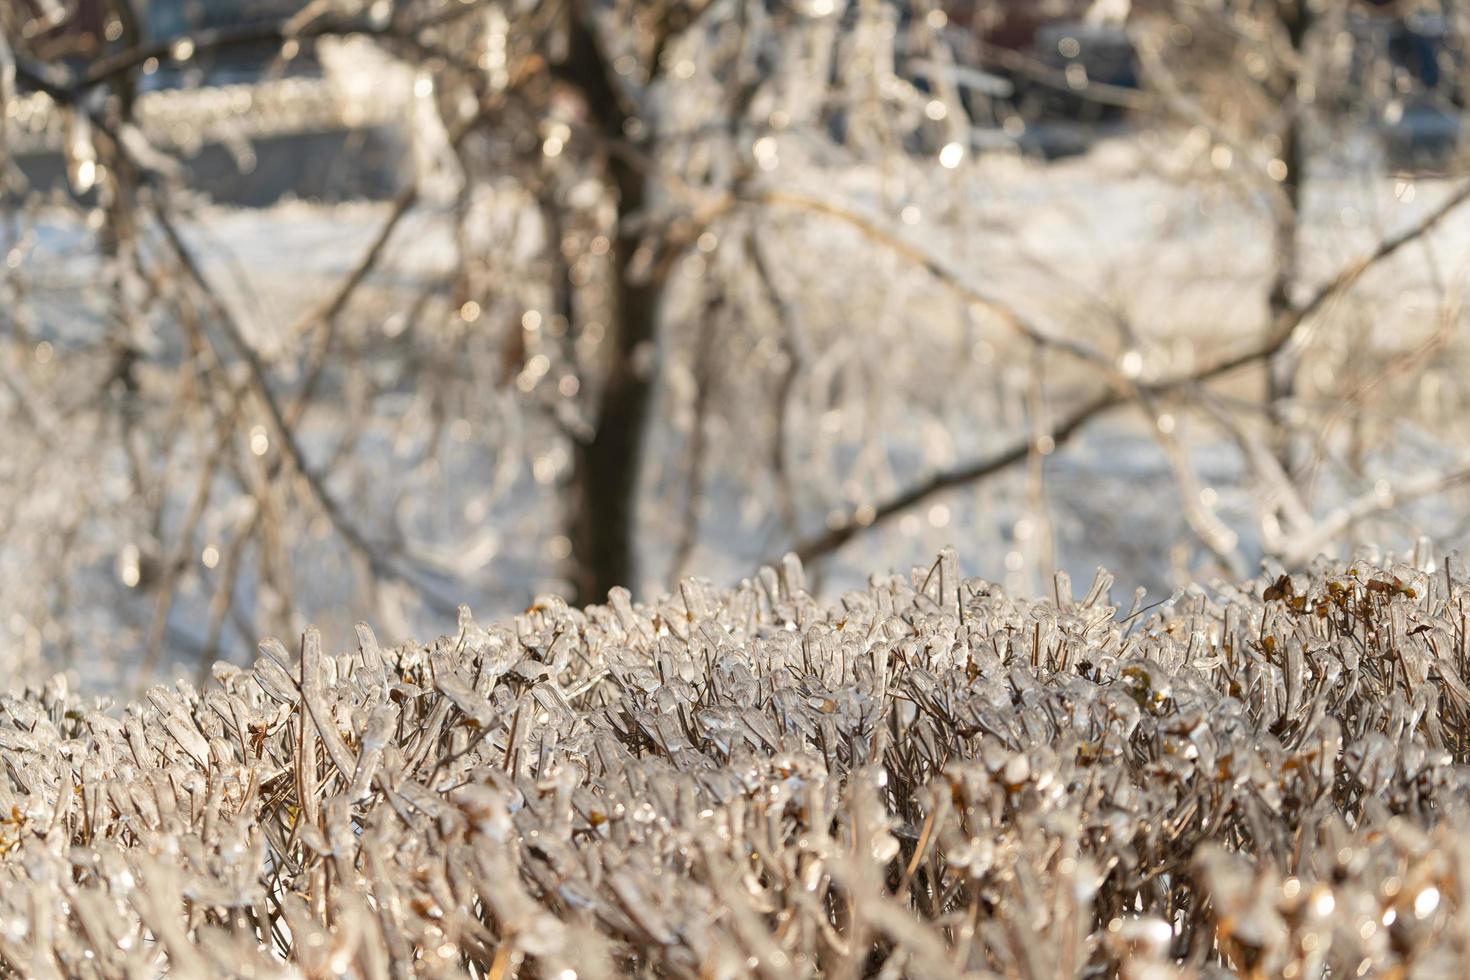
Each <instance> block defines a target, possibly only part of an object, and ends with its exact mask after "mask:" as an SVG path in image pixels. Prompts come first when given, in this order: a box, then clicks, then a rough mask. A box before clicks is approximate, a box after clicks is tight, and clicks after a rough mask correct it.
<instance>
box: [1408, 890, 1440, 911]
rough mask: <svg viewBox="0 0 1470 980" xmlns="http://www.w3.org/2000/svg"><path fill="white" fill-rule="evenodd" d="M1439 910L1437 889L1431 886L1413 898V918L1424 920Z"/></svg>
mask: <svg viewBox="0 0 1470 980" xmlns="http://www.w3.org/2000/svg"><path fill="white" fill-rule="evenodd" d="M1437 908H1439V889H1438V888H1435V887H1434V886H1433V885H1431V886H1430V887H1428V888H1426V889H1424V890H1423V891H1422V892H1420V893H1419V894H1418V895H1416V896H1414V918H1416V919H1425V918H1428V917H1429V916H1430V915H1432V914H1433V913H1434V910H1435V909H1437Z"/></svg>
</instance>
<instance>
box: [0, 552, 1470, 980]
mask: <svg viewBox="0 0 1470 980" xmlns="http://www.w3.org/2000/svg"><path fill="white" fill-rule="evenodd" d="M957 568H958V562H957V561H956V559H955V557H954V556H953V555H952V554H950V553H946V554H945V555H944V556H942V557H941V559H940V560H939V561H938V562H937V563H936V564H935V565H934V566H933V567H932V568H927V569H917V570H916V571H915V573H914V575H913V577H912V580H911V581H905V580H902V579H875V580H874V581H873V583H872V585H871V587H870V588H868V589H867V590H866V591H862V592H854V593H851V594H849V595H848V596H846V597H845V598H844V599H843V600H842V602H841V603H840V604H839V605H837V606H834V607H832V608H825V609H824V608H821V607H819V606H818V605H817V604H816V603H815V602H814V601H813V600H812V599H811V598H810V597H809V596H808V595H807V594H806V592H805V589H804V583H803V578H802V573H801V570H800V569H799V567H797V566H796V565H795V564H794V563H793V564H789V565H788V566H786V567H785V568H784V569H782V570H780V571H769V570H768V571H766V572H764V573H763V574H762V575H761V576H759V577H758V578H757V579H756V580H755V581H753V582H749V583H746V584H743V585H742V586H740V587H739V588H736V589H733V590H730V591H728V592H724V593H716V592H714V591H713V590H711V589H709V588H708V587H706V586H704V585H702V584H701V583H699V582H697V581H690V582H687V583H685V585H684V587H683V588H682V589H681V591H680V594H678V595H675V596H672V597H668V598H665V599H663V600H661V601H659V602H657V603H655V604H651V605H648V606H633V605H631V604H630V603H629V602H628V601H627V598H626V596H625V595H614V596H613V597H612V600H611V602H610V604H609V605H608V606H606V607H593V608H591V609H588V610H586V611H585V612H584V611H579V610H573V609H569V608H567V606H566V605H565V604H564V603H562V602H560V601H559V600H556V599H544V600H541V601H539V602H538V603H537V604H536V605H535V606H533V607H532V608H531V609H529V610H528V611H527V612H526V613H524V614H523V615H521V616H518V617H516V618H514V619H513V620H508V621H505V622H501V623H496V624H494V625H491V626H481V625H478V624H476V623H475V622H473V620H472V619H471V618H470V617H469V616H468V614H467V613H466V614H464V615H463V617H462V622H461V626H460V630H459V632H458V634H457V635H455V636H448V637H443V638H441V639H439V640H438V641H436V642H434V643H433V644H430V645H429V646H415V645H406V646H402V647H398V648H395V649H391V650H390V649H381V648H380V647H379V646H378V644H377V642H376V641H375V640H374V639H373V636H372V634H371V632H369V631H368V630H367V629H366V628H360V629H359V635H358V644H357V646H356V649H354V650H351V651H350V652H347V653H344V654H341V655H338V656H328V655H326V654H324V653H323V651H322V649H321V640H320V638H319V636H318V634H317V633H316V632H315V631H310V632H308V633H307V634H306V635H305V637H304V638H303V640H302V642H301V644H300V648H299V651H297V652H296V653H295V654H293V653H289V652H288V651H287V650H286V649H285V648H284V647H283V646H282V645H281V644H279V643H276V642H274V641H267V642H266V643H264V644H262V653H263V654H264V655H263V657H262V658H261V659H260V660H259V661H257V663H256V665H255V667H254V669H253V670H240V669H236V668H233V667H227V666H220V667H218V668H216V672H215V678H214V682H213V683H211V684H210V685H209V687H208V689H207V690H205V691H203V692H200V691H196V690H194V689H193V688H192V687H190V686H188V685H182V684H181V685H180V686H178V687H177V688H175V689H172V690H170V689H164V688H158V689H155V690H153V691H152V692H150V693H149V695H148V697H147V699H146V701H145V702H144V703H141V704H135V705H132V706H129V707H128V708H126V709H125V710H122V711H120V712H119V711H109V710H108V708H107V706H106V705H105V704H102V703H100V702H86V701H83V700H82V699H80V698H78V697H77V696H75V695H73V694H70V693H68V691H67V690H66V686H65V684H63V683H62V682H61V681H59V680H56V681H53V682H51V684H49V685H48V686H46V687H45V689H44V690H32V691H27V692H25V693H21V694H16V695H13V696H11V697H8V698H6V699H4V700H3V701H0V749H3V753H4V754H3V761H4V775H3V777H0V813H3V814H5V817H4V819H3V822H0V851H3V854H4V856H3V858H0V962H3V968H4V970H5V971H6V972H7V973H8V974H10V975H19V976H26V977H42V978H45V977H59V976H82V977H102V976H105V977H119V976H139V977H142V976H152V975H157V974H160V973H168V974H170V975H175V976H189V977H198V976H208V975H253V976H285V975H290V976H300V975H305V976H328V975H346V976H357V977H380V976H409V975H419V976H463V975H469V976H477V977H497V978H500V977H510V976H521V977H528V978H531V977H534V978H553V977H557V978H571V977H573V976H579V977H609V976H623V975H636V976H680V977H731V978H733V977H743V976H763V977H770V978H785V977H792V976H803V975H813V974H823V975H832V976H840V977H862V976H883V977H889V976H891V977H898V976H913V977H926V978H940V977H950V976H961V975H966V976H969V975H974V976H982V975H1005V976H1025V977H1037V978H1041V977H1048V978H1049V977H1061V976H1073V975H1080V976H1112V975H1122V976H1127V977H1168V976H1208V975H1217V974H1228V973H1232V972H1237V973H1242V974H1247V975H1253V976H1268V975H1269V976H1298V977H1306V976H1321V975H1324V974H1325V975H1330V976H1352V975H1355V974H1356V975H1368V974H1372V975H1377V976H1385V975H1391V976H1405V975H1409V976H1437V975H1456V973H1457V972H1458V969H1457V968H1458V964H1459V963H1461V962H1463V957H1464V956H1465V954H1466V951H1467V949H1470V903H1467V901H1466V898H1465V896H1466V895H1467V894H1470V837H1466V836H1465V831H1466V830H1467V829H1470V823H1467V820H1466V816H1465V813H1464V811H1463V809H1462V808H1463V806H1464V805H1465V802H1466V798H1467V795H1470V770H1467V769H1466V768H1465V767H1464V762H1465V761H1466V757H1467V753H1470V725H1467V720H1470V717H1467V716H1470V687H1467V680H1470V667H1467V663H1466V651H1467V635H1466V626H1465V622H1466V620H1465V613H1464V612H1463V605H1464V604H1465V600H1466V598H1467V597H1470V583H1467V582H1465V581H1462V580H1459V579H1457V578H1455V577H1454V576H1453V575H1452V574H1451V572H1452V571H1453V572H1458V571H1459V570H1458V568H1453V569H1451V568H1446V569H1445V570H1442V571H1440V572H1437V573H1433V574H1431V573H1426V572H1423V571H1419V570H1416V569H1413V568H1410V567H1395V568H1386V569H1385V568H1375V567H1371V566H1368V565H1365V564H1358V565H1354V566H1349V567H1323V568H1320V569H1318V570H1317V572H1315V573H1314V574H1313V575H1312V576H1310V577H1309V578H1298V579H1296V580H1291V579H1280V580H1277V581H1274V582H1268V581H1262V582H1256V583H1251V584H1247V585H1245V586H1243V587H1242V588H1240V589H1239V590H1234V589H1224V590H1218V591H1216V592H1213V593H1209V594H1206V593H1205V592H1204V591H1199V590H1196V591H1193V592H1189V593H1185V594H1182V595H1180V596H1177V597H1176V598H1175V599H1174V600H1172V601H1171V602H1169V603H1166V604H1165V605H1163V606H1161V607H1159V608H1156V609H1153V610H1150V611H1145V612H1135V613H1133V614H1126V613H1125V614H1124V615H1119V614H1118V611H1117V610H1116V609H1115V608H1114V607H1113V606H1112V605H1110V604H1109V602H1108V599H1107V594H1106V593H1107V580H1106V578H1105V577H1100V579H1099V581H1098V582H1097V583H1095V584H1094V586H1093V588H1092V589H1091V590H1090V591H1089V593H1088V595H1087V596H1086V598H1084V599H1082V600H1080V601H1077V600H1074V599H1072V598H1071V597H1070V596H1069V594H1068V593H1069V591H1070V588H1069V586H1068V585H1067V584H1066V583H1065V581H1061V582H1059V583H1058V587H1057V599H1056V601H1047V602H1034V603H1029V602H1018V601H1014V600H1011V599H1009V598H1007V597H1005V596H1004V595H1002V594H1000V592H999V591H998V590H996V589H994V588H993V587H992V586H990V585H989V584H988V583H985V582H982V581H979V580H969V581H960V579H959V576H958V573H957Z"/></svg>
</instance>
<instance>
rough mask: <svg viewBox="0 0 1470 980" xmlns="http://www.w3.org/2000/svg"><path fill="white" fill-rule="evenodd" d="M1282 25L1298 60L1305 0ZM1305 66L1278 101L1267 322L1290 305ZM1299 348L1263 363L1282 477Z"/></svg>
mask: <svg viewBox="0 0 1470 980" xmlns="http://www.w3.org/2000/svg"><path fill="white" fill-rule="evenodd" d="M1280 9H1281V14H1280V16H1281V21H1282V26H1284V27H1285V28H1286V32H1287V36H1288V37H1289V39H1290V41H1291V47H1292V50H1293V51H1294V52H1295V53H1296V54H1297V55H1298V57H1299V61H1298V64H1299V65H1300V64H1301V63H1302V62H1301V61H1300V59H1301V58H1303V57H1304V56H1305V54H1306V50H1305V49H1306V42H1307V34H1308V32H1309V31H1310V29H1311V26H1312V11H1311V9H1310V7H1309V6H1308V5H1307V3H1306V2H1305V0H1282V3H1281V8H1280ZM1305 70H1306V69H1305V68H1296V67H1289V68H1288V69H1287V70H1286V72H1285V77H1284V78H1283V87H1284V91H1283V92H1282V101H1283V104H1285V105H1286V106H1288V107H1289V108H1288V115H1287V122H1286V129H1285V131H1284V132H1283V133H1282V134H1281V162H1282V163H1284V164H1286V178H1285V179H1284V180H1283V181H1282V182H1281V190H1282V193H1283V195H1284V196H1285V203H1286V208H1285V211H1284V213H1282V214H1280V215H1278V216H1277V219H1276V231H1275V241H1274V247H1273V253H1274V271H1273V274H1272V280H1271V291H1270V294H1269V296H1268V299H1267V306H1268V313H1269V314H1270V323H1271V324H1272V326H1273V327H1274V325H1275V324H1277V323H1279V322H1281V319H1282V317H1284V316H1286V315H1287V314H1289V313H1290V311H1291V309H1292V305H1293V303H1292V298H1291V291H1292V288H1293V286H1294V285H1295V284H1296V281H1297V276H1298V274H1299V272H1300V264H1301V257H1300V250H1301V247H1300V240H1301V239H1300V229H1301V221H1302V189H1303V184H1304V183H1305V178H1306V173H1305V168H1306V162H1307V161H1306V157H1307V147H1306V132H1305V126H1304V125H1303V119H1302V111H1301V105H1300V103H1298V102H1297V96H1296V86H1297V82H1298V80H1299V79H1298V72H1304V71H1305ZM1300 366H1301V354H1300V351H1298V350H1297V349H1296V347H1295V345H1294V344H1290V343H1288V344H1287V345H1286V346H1284V347H1283V348H1282V349H1281V350H1280V351H1278V352H1277V353H1276V355H1275V356H1274V357H1273V358H1271V361H1270V363H1268V364H1267V365H1266V403H1267V413H1268V416H1269V418H1270V420H1271V445H1272V449H1273V452H1274V453H1275V455H1276V459H1277V461H1278V462H1279V463H1280V464H1281V468H1282V471H1283V472H1284V473H1285V474H1286V475H1287V477H1288V478H1293V479H1294V477H1295V476H1296V470H1297V463H1298V460H1297V458H1296V451H1295V439H1294V438H1293V435H1292V417H1291V416H1292V404H1291V403H1292V401H1293V399H1295V398H1296V382H1297V373H1298V370H1299V368H1300Z"/></svg>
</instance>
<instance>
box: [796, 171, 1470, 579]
mask: <svg viewBox="0 0 1470 980" xmlns="http://www.w3.org/2000/svg"><path fill="white" fill-rule="evenodd" d="M1466 201H1470V182H1467V183H1465V184H1463V185H1461V187H1460V188H1459V189H1458V190H1456V191H1455V192H1454V193H1452V194H1451V195H1450V196H1449V197H1448V198H1447V199H1446V200H1445V201H1444V202H1443V203H1442V204H1440V205H1439V207H1437V208H1435V209H1434V210H1433V211H1431V212H1430V213H1429V214H1427V215H1425V216H1424V217H1423V218H1421V219H1420V220H1419V221H1418V222H1416V223H1415V224H1414V225H1412V226H1410V227H1409V228H1406V229H1405V230H1404V231H1402V232H1400V233H1398V234H1397V235H1393V236H1391V237H1389V238H1386V239H1384V240H1383V241H1382V242H1380V243H1379V245H1378V247H1377V248H1375V249H1374V250H1373V251H1372V252H1370V253H1368V254H1367V255H1366V256H1364V257H1362V258H1361V259H1358V260H1357V261H1355V262H1353V263H1351V264H1349V265H1347V266H1346V267H1344V268H1343V269H1342V270H1340V271H1339V272H1338V273H1337V275H1335V276H1333V277H1332V278H1331V279H1330V280H1328V281H1327V282H1326V283H1324V284H1323V285H1322V286H1321V287H1319V288H1318V289H1317V291H1316V292H1315V293H1313V294H1312V296H1311V297H1310V298H1308V300H1307V301H1306V302H1305V303H1303V304H1301V305H1300V306H1296V307H1293V308H1292V309H1290V310H1288V311H1286V312H1285V313H1283V314H1282V315H1281V316H1280V317H1278V318H1277V321H1276V323H1275V324H1274V325H1273V326H1272V328H1271V330H1270V331H1269V332H1268V333H1267V335H1266V338H1265V339H1264V340H1263V341H1262V342H1261V343H1260V344H1258V345H1257V346H1255V347H1252V348H1250V349H1248V350H1246V351H1243V352H1241V353H1239V354H1234V355H1230V356H1227V357H1223V358H1221V359H1219V360H1217V361H1215V362H1213V363H1210V364H1207V365H1205V366H1204V367H1201V368H1199V369H1198V370H1196V371H1193V372H1190V373H1189V374H1186V375H1183V376H1182V377H1178V378H1173V379H1169V380H1165V381H1160V382H1156V383H1154V384H1151V385H1146V386H1141V388H1142V389H1143V390H1145V391H1147V392H1148V393H1150V394H1153V395H1160V394H1165V393H1169V392H1173V391H1178V390H1182V389H1186V388H1192V387H1195V386H1197V385H1200V384H1204V383H1205V382H1208V381H1213V380H1215V379H1217V378H1220V377H1222V376H1224V375H1227V374H1230V373H1231V372H1234V371H1236V370H1239V369H1241V368H1244V367H1248V366H1251V365H1255V364H1258V363H1260V362H1262V361H1265V360H1268V359H1270V358H1271V357H1272V356H1273V355H1275V354H1276V352H1277V351H1279V350H1281V348H1282V347H1284V346H1285V345H1286V344H1287V343H1288V342H1290V341H1291V339H1292V338H1293V337H1294V336H1295V335H1296V331H1297V329H1298V328H1299V327H1300V326H1301V325H1302V324H1303V323H1304V322H1305V321H1306V320H1307V319H1309V318H1310V317H1311V316H1313V315H1314V314H1315V313H1317V312H1318V311H1320V310H1321V309H1322V308H1323V307H1324V306H1326V305H1327V304H1328V303H1329V302H1330V301H1332V300H1333V299H1335V298H1337V297H1339V296H1341V295H1342V294H1344V293H1345V292H1347V291H1348V290H1349V289H1351V288H1352V287H1353V286H1354V285H1356V284H1357V282H1358V281H1359V280H1360V279H1362V277H1363V276H1364V275H1366V274H1367V273H1368V272H1369V271H1370V270H1372V269H1373V268H1375V267H1377V266H1378V265H1380V264H1382V263H1383V262H1384V261H1385V260H1387V259H1388V258H1390V257H1391V256H1392V255H1393V254H1394V253H1395V252H1397V251H1398V250H1399V249H1401V248H1403V247H1404V246H1405V245H1408V244H1409V243H1411V242H1413V241H1414V240H1416V239H1418V238H1419V237H1421V236H1423V235H1425V234H1427V233H1428V232H1429V231H1431V230H1433V229H1434V228H1435V227H1436V226H1437V225H1439V224H1440V223H1441V222H1442V221H1443V220H1444V219H1445V218H1446V217H1448V216H1449V215H1450V214H1451V213H1453V212H1454V211H1455V210H1456V209H1457V208H1459V207H1460V206H1461V205H1463V204H1464V203H1465V202H1466ZM1132 400H1133V399H1132V397H1131V395H1130V394H1129V393H1127V392H1126V391H1111V392H1105V393H1102V394H1099V395H1095V396H1093V397H1092V398H1091V399H1089V400H1088V401H1087V402H1085V403H1083V404H1082V405H1081V406H1079V407H1078V408H1076V409H1074V410H1073V411H1072V412H1071V413H1069V414H1068V415H1066V416H1065V417H1063V418H1062V419H1061V420H1060V421H1058V422H1057V423H1056V424H1055V425H1054V426H1053V427H1052V429H1051V431H1050V433H1049V435H1050V436H1051V444H1052V446H1053V447H1054V448H1056V449H1059V448H1061V447H1062V446H1063V445H1064V444H1065V443H1066V442H1067V441H1069V440H1070V439H1071V438H1072V437H1073V436H1075V435H1076V434H1077V433H1078V432H1080V431H1081V430H1082V429H1083V428H1084V427H1085V426H1086V425H1087V424H1088V423H1089V422H1091V421H1092V420H1093V419H1095V418H1097V417H1098V416H1100V415H1102V414H1104V413H1105V412H1108V411H1111V410H1112V409H1114V408H1117V407H1119V406H1120V405H1123V404H1126V403H1128V402H1130V401H1132ZM1033 443H1034V440H1033V439H1030V438H1027V439H1023V440H1020V441H1018V442H1015V443H1012V444H1011V445H1009V446H1007V447H1006V448H1005V449H1002V450H1000V451H999V452H997V453H994V454H992V455H990V456H986V457H984V458H982V459H978V460H975V461H973V462H970V463H966V464H964V465H963V466H958V467H955V468H953V469H948V470H942V471H940V472H938V473H936V474H934V475H933V476H931V477H929V478H928V479H927V480H925V481H923V482H921V483H918V484H916V485H915V486H913V487H910V488H909V489H907V490H904V491H901V492H900V493H898V494H896V495H895V496H893V497H891V498H889V499H888V500H887V501H884V502H883V503H882V504H879V505H877V506H876V507H875V508H874V509H873V510H872V511H871V512H868V513H864V514H862V515H861V516H862V517H864V518H865V520H863V521H859V519H858V517H859V514H858V512H856V511H853V512H850V513H848V514H847V515H844V517H843V519H842V521H841V522H840V523H838V524H837V525H836V526H835V527H832V528H830V529H829V530H827V531H826V532H824V533H822V534H819V535H816V536H815V537H811V538H808V539H806V540H804V541H799V542H797V543H796V545H795V546H794V547H793V548H792V549H791V550H792V551H793V552H795V554H796V555H797V556H798V557H799V558H801V560H802V561H803V562H811V561H813V560H814V559H817V558H821V557H823V556H825V555H829V554H831V553H832V552H834V551H836V550H837V549H838V548H840V547H842V546H843V545H845V544H846V543H847V542H848V541H851V540H852V539H853V538H854V537H856V536H857V535H859V534H861V533H863V532H865V531H868V530H871V529H872V528H875V527H879V526H881V525H883V524H885V523H886V522H888V521H890V520H892V519H893V518H895V517H897V516H898V515H900V514H902V513H903V512H904V511H906V510H908V509H909V508H910V507H914V506H916V505H918V504H921V503H923V502H924V501H926V500H928V499H929V498H930V497H933V496H935V495H936V494H940V493H943V492H944V491H946V490H952V489H955V488H957V487H962V486H967V485H969V484H972V483H975V482H977V481H979V480H984V479H987V478H988V477H991V476H994V475H996V474H998V473H1002V472H1004V471H1006V470H1008V469H1010V468H1011V467H1012V466H1014V465H1016V464H1017V463H1020V462H1022V461H1023V460H1025V459H1026V458H1027V456H1028V454H1029V453H1030V452H1031V449H1032V446H1033Z"/></svg>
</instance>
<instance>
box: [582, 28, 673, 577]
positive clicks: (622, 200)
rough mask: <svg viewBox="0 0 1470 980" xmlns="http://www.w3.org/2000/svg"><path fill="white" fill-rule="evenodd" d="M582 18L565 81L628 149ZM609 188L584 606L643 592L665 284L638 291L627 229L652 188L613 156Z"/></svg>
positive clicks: (586, 446) (586, 453)
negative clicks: (647, 446)
mask: <svg viewBox="0 0 1470 980" xmlns="http://www.w3.org/2000/svg"><path fill="white" fill-rule="evenodd" d="M573 8H574V10H575V9H576V5H575V4H574V5H573ZM584 16H585V15H584V14H581V13H574V14H573V23H572V28H571V32H570V36H569V41H570V44H569V50H568V52H567V59H566V61H565V62H564V63H563V64H562V65H561V66H560V67H559V71H558V74H559V75H560V76H561V77H562V78H563V79H564V80H565V81H567V82H569V83H571V84H572V85H573V86H574V87H576V88H577V89H578V90H579V91H580V92H581V93H582V96H583V98H584V99H585V101H586V103H587V108H588V111H589V114H590V115H591V117H592V118H593V120H595V122H596V125H597V128H598V129H599V130H600V132H601V133H602V135H603V136H604V137H606V138H607V139H608V140H609V141H616V140H622V139H625V138H626V137H627V132H626V130H627V122H628V119H629V112H628V110H627V109H626V108H625V107H624V103H623V99H622V97H621V94H620V92H619V90H618V82H617V76H616V74H615V73H614V71H613V69H612V66H611V65H610V64H609V63H608V61H607V59H606V57H605V56H604V54H603V52H602V49H601V47H600V46H599V44H598V42H597V38H596V35H595V34H594V32H593V28H592V25H590V24H589V23H587V22H586V20H585V19H584ZM607 180H608V183H609V185H610V187H611V189H612V190H613V192H614V193H615V194H616V195H617V218H616V227H615V230H614V236H613V243H612V250H611V259H612V265H613V269H612V274H613V283H612V293H613V295H612V302H611V304H610V307H611V308H610V310H609V323H608V335H607V338H606V340H605V341H604V342H603V351H604V360H603V364H602V368H603V373H602V378H601V388H600V393H599V396H598V404H597V412H596V415H595V417H594V418H593V420H592V424H593V427H594V429H593V434H592V435H591V437H590V438H586V439H582V440H579V441H578V442H577V443H576V445H575V450H574V457H573V459H574V462H573V469H572V476H571V486H570V490H571V502H570V508H569V513H568V537H569V538H570V540H571V543H572V551H571V557H570V559H569V563H570V564H569V573H570V574H569V577H570V579H571V582H572V586H573V591H574V595H575V598H576V601H577V602H578V603H583V604H585V603H591V602H601V601H603V600H604V599H606V597H607V593H608V590H609V589H611V588H613V587H614V586H625V587H627V588H629V589H634V590H635V591H636V586H637V575H638V562H637V550H638V549H637V537H638V536H637V517H638V499H639V483H640V480H639V478H640V475H641V473H642V457H643V444H644V440H645V428H646V425H647V418H648V408H649V404H650V402H651V401H652V396H653V385H654V379H655V372H654V370H653V367H652V364H653V358H654V356H655V353H656V345H657V342H658V326H659V306H660V302H659V301H660V288H659V284H658V282H657V281H656V280H652V279H644V280H640V281H635V277H634V276H633V275H631V274H630V271H631V266H632V263H633V255H634V252H635V250H636V248H637V245H638V240H637V235H636V234H635V233H634V232H633V231H632V230H631V229H632V227H633V222H632V221H631V220H630V219H631V218H632V216H633V215H635V214H636V213H637V212H639V211H640V210H641V209H642V208H643V206H644V196H645V189H646V187H647V178H646V176H645V174H644V173H643V172H642V171H641V170H640V169H639V168H638V167H636V166H635V165H634V164H633V163H631V162H630V161H629V160H628V159H627V157H626V156H625V155H622V154H619V153H618V152H616V151H615V150H614V151H612V152H609V154H608V158H607Z"/></svg>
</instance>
